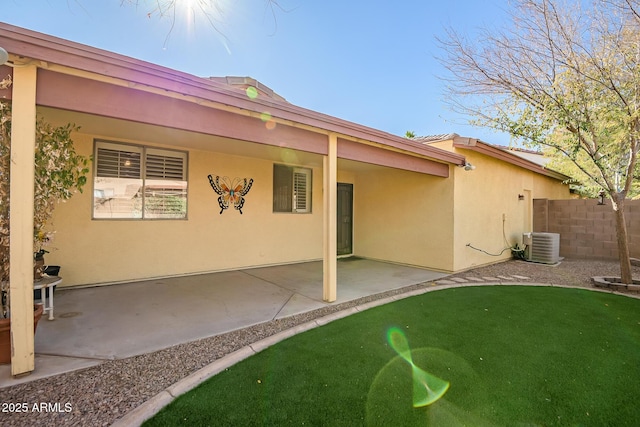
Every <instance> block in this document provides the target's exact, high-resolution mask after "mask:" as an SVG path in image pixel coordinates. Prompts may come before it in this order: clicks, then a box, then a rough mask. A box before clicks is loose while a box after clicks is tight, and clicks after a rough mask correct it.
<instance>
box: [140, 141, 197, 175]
mask: <svg viewBox="0 0 640 427" xmlns="http://www.w3.org/2000/svg"><path fill="white" fill-rule="evenodd" d="M186 157H187V155H186V153H182V152H173V151H166V150H156V149H151V148H149V149H147V152H146V158H145V178H147V179H171V180H180V181H182V180H184V179H185V175H186V168H185V164H186V160H187V158H186Z"/></svg>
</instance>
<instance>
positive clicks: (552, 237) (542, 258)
mask: <svg viewBox="0 0 640 427" xmlns="http://www.w3.org/2000/svg"><path fill="white" fill-rule="evenodd" d="M522 243H523V244H524V245H526V246H527V255H526V258H527V261H531V262H539V263H542V264H556V263H557V262H559V261H560V235H559V234H558V233H539V232H535V233H524V234H523V235H522Z"/></svg>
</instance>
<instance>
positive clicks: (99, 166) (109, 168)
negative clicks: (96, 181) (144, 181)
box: [96, 144, 141, 179]
mask: <svg viewBox="0 0 640 427" xmlns="http://www.w3.org/2000/svg"><path fill="white" fill-rule="evenodd" d="M140 161H141V151H138V150H136V149H135V148H134V149H130V148H129V147H127V146H121V145H117V144H101V145H99V146H98V147H97V156H96V176H99V177H105V178H134V179H137V178H140V171H141V162H140Z"/></svg>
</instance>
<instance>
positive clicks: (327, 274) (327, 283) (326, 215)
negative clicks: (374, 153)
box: [322, 133, 338, 302]
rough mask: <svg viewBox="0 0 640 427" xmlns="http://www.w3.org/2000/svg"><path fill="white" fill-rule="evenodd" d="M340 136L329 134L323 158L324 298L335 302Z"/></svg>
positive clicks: (336, 287)
mask: <svg viewBox="0 0 640 427" xmlns="http://www.w3.org/2000/svg"><path fill="white" fill-rule="evenodd" d="M337 164H338V136H337V135H336V134H333V133H331V134H329V149H328V151H327V155H326V156H325V157H324V158H323V168H322V175H323V184H324V185H323V187H324V192H323V199H324V200H323V201H324V203H323V212H322V216H323V224H324V227H323V228H324V230H323V231H324V233H323V256H322V264H323V274H322V299H324V300H325V301H326V302H333V301H335V300H336V298H337V289H338V283H337V282H338V274H337V268H338V263H337V256H338V255H337V253H338V251H337V215H338V211H337V209H338V207H337V206H338V205H337V203H338V202H337V198H338V197H337V194H338V182H337V176H338V172H337V171H338V166H337Z"/></svg>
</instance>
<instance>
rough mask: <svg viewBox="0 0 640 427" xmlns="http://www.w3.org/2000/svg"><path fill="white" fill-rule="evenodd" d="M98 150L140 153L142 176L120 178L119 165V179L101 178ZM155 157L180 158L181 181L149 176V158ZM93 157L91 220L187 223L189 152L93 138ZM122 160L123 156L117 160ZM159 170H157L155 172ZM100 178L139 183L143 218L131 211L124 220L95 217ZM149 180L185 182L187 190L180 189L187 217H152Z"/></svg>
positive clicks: (165, 167) (138, 192)
mask: <svg viewBox="0 0 640 427" xmlns="http://www.w3.org/2000/svg"><path fill="white" fill-rule="evenodd" d="M99 149H106V150H112V151H119V152H123V151H124V152H131V153H139V154H140V164H139V175H138V177H137V178H133V177H127V176H124V177H120V176H119V174H120V169H119V168H120V166H118V176H114V177H109V176H104V175H102V176H99V175H98V173H99V164H100V157H99V155H98V152H99ZM149 155H152V156H154V155H155V156H157V157H162V156H164V157H168V158H171V157H174V158H176V159H181V160H182V179H176V178H177V176H174V177H173V178H174V179H171V177H169V178H164V177H159V176H148V175H149V171H148V169H147V166H148V160H149V158H148V156H149ZM93 158H94V159H95V161H94V168H93V192H92V199H91V201H92V207H91V219H92V220H97V221H102V220H111V221H129V220H132V221H159V220H170V221H172V220H187V219H188V214H189V209H188V207H189V202H188V200H189V152H188V151H183V150H175V149H168V148H161V147H155V146H147V145H141V144H133V143H128V142H120V141H110V140H104V139H97V138H96V139H94V147H93ZM118 158H120V157H118ZM166 169H167V166H166V165H164V166H163V169H162V172H163V173H166V172H167V171H166ZM169 169H171V167H169ZM156 170H157V169H156ZM175 172H176V169H175V168H173V173H174V175H175ZM169 174H171V171H169ZM98 178H116V179H123V178H130V179H132V180H138V181H140V187H139V189H138V191H137V192H136V195H138V194H139V197H140V199H141V202H140V216H135V215H133V213H134V212H135V211H132V215H130V216H125V217H105V216H96V194H97V192H98V191H99V190H98V189H96V181H97V179H98ZM149 181H153V182H158V181H167V182H171V181H173V182H176V181H182V182H184V190H178V191H183V192H184V215H182V216H174V217H172V216H159V217H158V216H156V217H154V216H153V214H152V213H151V212H147V209H146V201H147V199H148V198H149V196H148V195H147V193H148V191H149V188H150V185H152V184H147V182H149Z"/></svg>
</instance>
